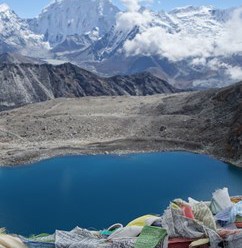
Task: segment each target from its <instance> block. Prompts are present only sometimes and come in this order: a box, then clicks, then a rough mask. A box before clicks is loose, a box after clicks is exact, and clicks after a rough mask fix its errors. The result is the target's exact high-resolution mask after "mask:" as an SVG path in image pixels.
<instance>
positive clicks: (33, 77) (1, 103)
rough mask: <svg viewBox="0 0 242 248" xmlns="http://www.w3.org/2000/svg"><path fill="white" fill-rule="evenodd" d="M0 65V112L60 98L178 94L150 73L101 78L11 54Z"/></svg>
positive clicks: (76, 68) (81, 70)
mask: <svg viewBox="0 0 242 248" xmlns="http://www.w3.org/2000/svg"><path fill="white" fill-rule="evenodd" d="M0 61H1V63H0V84H1V91H0V111H2V110H7V109H11V108H15V107H19V106H22V105H25V104H29V103H35V102H42V101H46V100H50V99H54V98H59V97H68V98H70V97H84V96H120V95H132V96H145V95H153V94H161V93H176V92H180V90H179V89H176V88H174V87H173V86H171V85H170V84H169V83H167V82H166V81H164V80H162V79H159V78H157V77H155V76H153V75H152V74H151V73H149V72H144V73H139V74H134V75H130V76H114V77H109V78H104V77H100V76H97V75H95V74H94V73H91V72H89V71H86V70H83V69H81V68H79V67H78V66H75V65H73V64H70V63H66V64H61V65H50V64H43V63H42V64H41V62H40V61H38V60H37V61H33V60H32V59H31V58H28V57H24V56H21V55H18V56H16V55H14V54H3V55H0Z"/></svg>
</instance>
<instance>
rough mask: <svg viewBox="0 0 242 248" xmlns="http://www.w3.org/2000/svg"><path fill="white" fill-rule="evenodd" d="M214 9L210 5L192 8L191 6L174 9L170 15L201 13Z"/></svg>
mask: <svg viewBox="0 0 242 248" xmlns="http://www.w3.org/2000/svg"><path fill="white" fill-rule="evenodd" d="M213 9H214V7H213V6H212V5H207V6H205V5H204V6H199V7H197V6H193V5H187V6H184V7H178V8H175V9H174V10H172V11H171V13H188V12H190V13H191V12H198V11H202V12H208V11H211V10H213Z"/></svg>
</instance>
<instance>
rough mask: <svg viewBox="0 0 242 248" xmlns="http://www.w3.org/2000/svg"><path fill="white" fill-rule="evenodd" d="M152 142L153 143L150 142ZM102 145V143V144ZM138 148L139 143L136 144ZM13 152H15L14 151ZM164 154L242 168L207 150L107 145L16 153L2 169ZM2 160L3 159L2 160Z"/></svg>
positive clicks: (3, 164) (2, 164) (2, 165)
mask: <svg viewBox="0 0 242 248" xmlns="http://www.w3.org/2000/svg"><path fill="white" fill-rule="evenodd" d="M150 142H152V141H150ZM109 143H110V144H112V143H111V142H109ZM100 144H101V143H100ZM135 144H136V146H137V142H136V143H135ZM12 152H13V151H12ZM163 152H189V153H193V154H202V155H207V156H209V157H211V158H213V159H217V160H219V161H221V162H224V163H226V164H228V165H229V166H234V167H238V168H241V166H240V163H238V164H236V161H233V160H229V159H226V158H222V157H217V156H214V155H213V154H209V152H208V151H205V150H193V149H190V150H189V149H184V147H176V148H170V149H168V148H164V147H163V148H161V147H159V148H158V147H156V148H147V147H146V148H145V149H140V150H138V149H134V148H133V149H132V148H129V149H126V150H125V149H123V147H120V148H117V147H116V149H115V150H112V146H110V147H107V146H106V145H105V146H103V148H102V147H100V148H99V149H97V148H95V149H93V147H92V149H91V148H90V147H89V146H83V147H75V148H73V147H65V148H53V149H48V150H47V149H46V150H45V149H39V150H34V151H23V152H22V153H21V152H18V153H16V155H12V156H11V157H10V158H8V159H7V160H6V161H5V163H4V161H1V165H0V167H18V166H32V165H33V164H34V163H36V162H40V161H44V160H49V159H54V158H57V157H66V156H87V155H92V156H95V155H120V156H122V155H130V154H144V153H163ZM1 160H2V159H1Z"/></svg>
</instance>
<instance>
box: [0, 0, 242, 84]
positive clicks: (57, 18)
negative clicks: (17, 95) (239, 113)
mask: <svg viewBox="0 0 242 248" xmlns="http://www.w3.org/2000/svg"><path fill="white" fill-rule="evenodd" d="M241 25H242V8H239V7H238V8H234V9H225V10H219V9H215V8H214V7H212V6H200V7H194V6H186V7H183V8H176V9H174V10H172V11H170V12H166V11H159V12H154V11H151V10H149V9H147V8H144V7H141V6H140V9H137V10H129V9H127V11H120V10H119V9H118V8H117V7H116V6H114V5H113V4H112V2H111V1H110V0H55V1H52V2H51V3H50V4H49V5H48V6H47V7H46V8H45V9H44V10H42V12H41V13H40V15H39V16H38V17H36V18H34V19H29V20H23V19H21V18H19V17H18V16H17V15H16V14H15V13H14V12H13V11H12V10H10V8H9V7H8V6H7V5H5V4H2V5H0V52H1V53H2V52H19V53H22V54H29V51H31V54H32V56H35V57H41V58H44V57H46V56H47V55H46V54H45V53H46V51H48V52H49V53H48V56H51V58H52V60H51V61H56V60H60V61H70V62H72V63H75V64H77V65H79V66H81V67H84V68H86V69H88V70H91V71H94V72H96V73H98V74H101V75H105V76H112V75H115V74H132V73H139V72H142V71H149V72H152V73H153V74H155V75H156V76H159V77H161V78H163V79H165V80H168V81H169V82H170V83H172V84H173V85H175V86H179V87H181V88H185V87H193V86H194V87H220V86H224V85H227V84H230V83H233V82H235V81H239V80H241V78H242V66H241V64H242V63H241V62H242V31H241ZM235 30H236V31H235ZM53 59H54V60H53Z"/></svg>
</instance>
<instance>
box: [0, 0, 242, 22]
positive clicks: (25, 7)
mask: <svg viewBox="0 0 242 248" xmlns="http://www.w3.org/2000/svg"><path fill="white" fill-rule="evenodd" d="M80 1H82V0H80ZM3 2H5V3H7V4H8V5H9V6H10V7H11V8H12V9H13V10H14V11H15V12H16V13H17V14H18V15H19V16H20V17H24V18H27V17H29V18H30V17H35V16H37V15H38V14H39V13H40V11H41V9H43V7H45V6H46V5H47V4H48V3H49V2H50V0H0V3H3ZM113 3H114V4H116V5H118V6H119V7H120V8H122V4H121V0H113ZM186 5H195V6H197V5H213V6H216V7H218V8H229V7H235V6H242V0H213V1H212V0H199V1H198V0H153V4H152V8H153V9H154V10H161V9H164V10H171V9H174V8H176V7H181V6H186Z"/></svg>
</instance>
